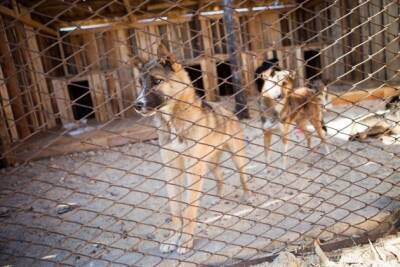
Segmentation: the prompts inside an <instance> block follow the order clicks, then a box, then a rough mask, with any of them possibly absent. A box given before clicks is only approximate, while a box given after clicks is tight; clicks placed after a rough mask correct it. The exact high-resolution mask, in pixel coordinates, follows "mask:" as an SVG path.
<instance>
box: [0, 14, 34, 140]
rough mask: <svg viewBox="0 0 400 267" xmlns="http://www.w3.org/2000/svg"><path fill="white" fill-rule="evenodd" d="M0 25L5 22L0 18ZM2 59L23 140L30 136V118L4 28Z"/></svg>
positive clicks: (1, 32)
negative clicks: (26, 111) (25, 108)
mask: <svg viewBox="0 0 400 267" xmlns="http://www.w3.org/2000/svg"><path fill="white" fill-rule="evenodd" d="M0 25H3V22H2V20H1V17H0ZM0 55H2V57H0V59H1V63H2V64H1V65H2V67H3V73H4V78H5V84H6V86H7V88H8V93H9V95H10V99H11V101H10V102H11V107H12V110H13V114H14V117H15V120H16V125H17V129H18V133H19V134H20V137H21V138H24V137H26V136H28V135H29V134H30V132H31V131H30V129H29V123H28V118H27V116H26V114H25V110H24V102H23V101H22V97H23V95H22V92H21V89H20V87H19V82H18V78H17V69H16V67H15V65H14V59H13V57H12V54H11V50H10V47H9V46H8V40H7V36H6V32H5V31H4V28H3V29H2V30H0Z"/></svg>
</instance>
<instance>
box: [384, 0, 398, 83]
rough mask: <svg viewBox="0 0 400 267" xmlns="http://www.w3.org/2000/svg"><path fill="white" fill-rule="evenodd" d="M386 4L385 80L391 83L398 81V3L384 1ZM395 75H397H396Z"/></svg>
mask: <svg viewBox="0 0 400 267" xmlns="http://www.w3.org/2000/svg"><path fill="white" fill-rule="evenodd" d="M386 3H390V4H388V9H387V15H386V18H387V23H388V29H387V31H386V32H385V39H386V43H387V45H386V51H385V52H386V64H387V68H386V74H387V79H388V80H389V81H391V82H395V81H400V75H399V73H398V72H399V71H400V58H399V51H400V40H399V32H400V29H399V25H400V22H399V17H400V7H399V4H398V3H395V2H392V1H388V0H387V1H386ZM396 73H397V75H396Z"/></svg>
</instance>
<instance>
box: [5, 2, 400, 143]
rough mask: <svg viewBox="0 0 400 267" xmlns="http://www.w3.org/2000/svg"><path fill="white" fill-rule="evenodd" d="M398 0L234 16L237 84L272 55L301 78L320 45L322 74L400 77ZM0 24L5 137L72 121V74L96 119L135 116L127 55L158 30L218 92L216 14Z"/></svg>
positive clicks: (221, 53) (144, 47) (208, 91)
mask: <svg viewBox="0 0 400 267" xmlns="http://www.w3.org/2000/svg"><path fill="white" fill-rule="evenodd" d="M394 2H395V1H390V0H369V1H364V2H359V1H350V0H340V1H308V2H307V4H304V5H302V6H301V8H294V9H292V10H288V9H286V10H276V11H271V10H270V11H262V12H243V13H240V16H239V15H238V16H237V17H235V21H236V23H237V24H238V26H239V27H238V28H239V29H240V31H239V32H238V33H237V37H238V38H237V39H238V40H239V47H240V58H241V66H240V68H241V70H242V81H243V87H244V88H245V89H246V90H247V93H248V94H250V95H251V94H256V93H255V87H254V81H253V80H254V70H255V68H256V67H257V66H258V65H260V64H261V62H262V61H263V60H264V59H266V58H270V57H273V56H276V57H278V58H279V61H280V65H281V66H282V67H284V68H287V69H291V70H296V71H297V78H298V82H299V84H304V82H305V78H306V77H305V76H306V69H307V68H308V66H307V64H311V63H310V61H308V58H306V57H305V55H306V53H308V52H309V51H311V52H313V51H314V52H316V53H319V55H318V56H316V57H317V58H318V60H319V61H320V64H321V67H322V70H321V69H320V70H318V71H321V75H322V77H323V78H328V79H330V80H332V81H334V80H348V81H351V82H358V81H361V80H368V81H376V82H380V83H383V82H389V83H392V82H393V83H396V82H399V81H400V78H399V75H398V70H399V69H400V65H399V64H400V60H399V58H398V52H399V48H400V47H399V40H398V38H399V37H398V33H399V9H398V5H396V4H394ZM133 21H134V18H133ZM0 26H1V31H0V53H1V54H2V55H3V56H2V58H1V62H0V64H1V68H0V94H1V103H0V104H1V112H0V115H1V119H2V122H1V126H4V127H2V129H3V130H2V131H1V136H6V137H7V138H6V139H5V140H6V141H4V142H3V143H12V142H16V141H18V140H23V139H26V138H28V137H29V136H31V135H32V134H34V133H37V132H39V131H42V130H45V129H51V128H54V127H57V126H60V125H62V124H66V123H68V122H71V121H74V116H73V114H72V107H71V99H69V93H68V85H69V84H71V83H73V82H77V81H87V82H88V84H89V88H90V96H91V98H92V102H93V105H94V107H93V108H94V112H95V118H96V120H97V121H99V122H106V121H108V120H110V119H112V118H115V117H126V116H132V115H133V114H134V112H133V111H132V109H131V105H132V103H133V101H134V99H135V97H136V96H137V94H138V88H139V86H138V81H137V77H138V71H137V70H136V69H135V68H133V66H132V65H131V64H130V60H131V59H132V57H133V56H135V55H139V56H142V57H146V58H149V57H154V56H155V55H156V51H157V46H158V44H159V42H160V40H161V39H164V40H168V41H169V42H168V43H169V47H170V49H171V50H172V51H173V52H174V53H175V54H176V55H177V57H178V58H179V59H180V60H182V61H183V62H184V63H185V64H186V65H187V66H192V65H200V67H201V71H202V79H203V85H204V91H205V97H206V99H208V100H217V98H218V80H217V65H218V64H221V63H222V62H226V61H227V54H226V43H225V42H226V41H225V35H226V34H225V27H224V22H223V20H222V15H210V16H196V17H190V16H180V17H179V16H177V17H174V18H172V19H169V20H168V22H167V21H162V20H161V21H154V22H152V23H143V24H140V25H139V24H136V25H135V26H120V27H113V28H112V29H110V30H104V29H97V30H85V31H83V30H79V31H76V32H67V33H64V34H62V35H59V36H51V35H48V34H45V33H43V32H41V31H38V30H37V29H33V28H32V27H30V26H27V25H25V24H23V23H22V22H19V21H18V20H14V19H11V18H9V17H7V16H2V17H0ZM2 139H3V138H2ZM3 145H4V144H3Z"/></svg>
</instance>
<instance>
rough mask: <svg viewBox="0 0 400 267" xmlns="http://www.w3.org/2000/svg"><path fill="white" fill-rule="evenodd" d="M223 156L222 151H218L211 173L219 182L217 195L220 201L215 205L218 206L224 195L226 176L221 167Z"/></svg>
mask: <svg viewBox="0 0 400 267" xmlns="http://www.w3.org/2000/svg"><path fill="white" fill-rule="evenodd" d="M221 155H222V151H216V152H215V155H214V156H213V158H212V159H211V162H212V164H213V166H212V167H211V172H212V173H213V175H214V177H215V179H216V182H217V195H218V200H217V201H216V202H215V203H214V204H217V203H218V202H219V200H220V199H221V198H222V196H223V194H224V174H223V172H222V169H221V167H220V158H221Z"/></svg>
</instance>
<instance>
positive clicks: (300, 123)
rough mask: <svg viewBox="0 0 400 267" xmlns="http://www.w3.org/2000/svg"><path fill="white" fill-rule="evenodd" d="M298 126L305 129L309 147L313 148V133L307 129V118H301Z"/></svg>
mask: <svg viewBox="0 0 400 267" xmlns="http://www.w3.org/2000/svg"><path fill="white" fill-rule="evenodd" d="M297 124H298V126H299V127H300V129H301V130H302V131H303V133H304V136H305V137H306V140H307V147H308V148H309V149H311V133H310V131H309V130H308V129H307V121H305V120H300V121H298V122H297Z"/></svg>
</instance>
